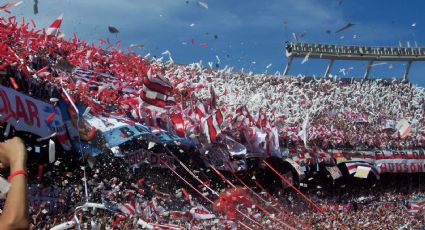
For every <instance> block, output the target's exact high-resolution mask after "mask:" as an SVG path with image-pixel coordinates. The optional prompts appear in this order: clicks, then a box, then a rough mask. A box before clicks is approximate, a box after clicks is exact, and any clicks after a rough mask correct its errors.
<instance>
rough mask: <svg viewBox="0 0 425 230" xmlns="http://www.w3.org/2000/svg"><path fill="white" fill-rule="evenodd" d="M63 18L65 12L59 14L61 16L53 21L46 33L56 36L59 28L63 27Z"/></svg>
mask: <svg viewBox="0 0 425 230" xmlns="http://www.w3.org/2000/svg"><path fill="white" fill-rule="evenodd" d="M62 20H63V14H61V15H59V17H58V18H56V19H55V20H54V21H53V23H52V24H51V25H50V26H49V28H48V29H47V30H46V34H47V35H50V36H56V35H57V34H58V33H59V28H60V27H61V24H62Z"/></svg>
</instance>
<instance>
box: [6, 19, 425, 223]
mask: <svg viewBox="0 0 425 230" xmlns="http://www.w3.org/2000/svg"><path fill="white" fill-rule="evenodd" d="M0 22H1V24H2V26H1V28H0V41H1V42H0V61H1V64H0V76H1V77H0V81H1V84H2V85H4V86H8V87H11V88H14V89H15V90H18V91H21V92H23V93H25V94H27V95H31V96H33V97H36V98H39V99H42V100H45V101H50V99H51V98H63V99H64V97H63V95H62V89H61V88H65V89H66V90H67V91H68V92H70V94H71V95H73V97H74V99H75V101H76V102H78V103H82V104H86V105H88V106H90V108H91V113H93V114H102V115H124V116H129V117H130V116H133V117H135V118H137V115H134V114H135V113H134V110H137V109H138V104H137V103H134V102H135V100H136V99H138V98H139V95H138V92H139V91H140V90H141V89H142V85H143V77H144V76H146V75H147V74H148V72H149V71H152V72H155V73H156V74H162V75H164V77H165V78H166V79H168V80H170V82H171V83H172V85H173V89H174V90H173V95H174V98H175V100H176V102H177V103H178V104H179V105H181V106H182V110H183V111H184V110H185V108H188V107H191V106H193V105H192V104H191V102H194V101H195V98H196V99H199V100H207V99H209V98H211V96H212V95H211V93H212V92H213V91H211V88H213V89H214V91H215V94H216V95H217V100H218V104H219V105H220V106H221V108H223V113H224V115H225V120H226V121H229V120H231V119H232V118H233V117H234V112H235V111H236V110H237V108H239V107H240V106H245V107H246V108H247V109H248V110H249V112H250V113H251V114H252V115H253V116H257V115H258V116H260V114H261V113H265V114H267V116H268V118H269V120H270V121H272V122H273V123H274V124H275V125H276V126H277V127H278V129H279V141H280V142H281V144H282V145H281V146H282V147H283V148H284V147H290V146H297V145H303V144H304V143H302V142H303V140H302V138H301V137H300V135H299V133H300V131H302V130H303V129H307V130H304V131H305V132H306V133H308V137H307V140H306V141H307V142H308V144H309V145H314V146H317V147H320V148H324V149H328V148H354V147H356V148H357V147H360V148H367V149H373V148H379V149H415V148H422V147H424V146H425V129H424V127H425V118H424V114H425V91H424V89H423V88H420V87H417V86H414V85H411V84H406V83H400V82H387V81H383V80H369V81H357V80H355V81H354V80H353V81H351V82H350V81H348V82H347V81H343V80H341V79H336V78H335V79H333V78H332V79H330V78H326V79H325V78H320V79H315V78H303V77H293V78H288V77H281V76H269V75H258V74H251V73H236V72H233V71H232V69H229V68H225V69H222V70H215V69H208V68H203V67H201V66H200V64H192V65H187V66H178V65H174V64H173V63H172V61H171V60H170V61H168V62H162V61H161V60H160V59H152V60H147V59H144V58H141V57H139V56H138V55H137V54H136V53H132V52H130V53H128V54H126V53H123V52H122V51H120V50H119V44H117V47H114V46H115V45H113V44H110V43H109V42H108V41H103V40H100V43H101V44H102V45H103V46H107V47H100V46H99V47H95V46H94V45H89V44H87V43H85V42H84V41H80V40H78V38H77V37H74V38H72V39H70V40H68V41H66V40H63V39H58V38H56V37H53V36H47V35H46V34H45V33H44V32H40V31H38V32H37V31H34V29H35V25H33V28H32V30H30V29H29V27H30V26H31V25H30V24H29V23H27V24H25V23H23V25H22V26H19V25H18V23H17V22H16V18H14V17H11V18H0ZM74 67H79V68H81V69H85V70H90V73H89V74H88V75H87V79H86V81H84V76H75V75H73V74H72V73H73V71H74V70H75V69H74ZM111 79H112V80H111ZM93 85H97V86H96V87H97V88H96V89H95V87H93ZM213 98H214V96H213ZM260 111H261V112H260ZM401 119H406V120H408V121H409V122H410V129H411V131H410V135H407V137H401V136H400V135H399V132H397V131H396V128H395V125H394V123H397V122H398V121H400V120H401ZM227 124H229V122H228V123H227ZM387 124H390V125H387ZM303 126H304V127H303ZM231 128H232V127H229V129H231ZM64 154H70V153H64ZM71 159H73V157H71V156H69V155H65V157H63V158H60V157H59V158H58V160H57V161H56V162H55V163H54V164H49V165H48V164H46V165H44V164H43V163H40V162H37V163H34V162H32V163H31V162H30V165H31V164H33V165H32V166H30V169H32V170H31V171H30V180H29V183H30V192H31V193H30V197H31V199H32V202H31V205H30V214H31V225H32V228H33V229H48V228H51V227H53V226H55V225H58V224H60V223H64V222H66V221H71V222H72V221H74V224H77V223H78V222H80V223H81V224H82V227H83V228H84V229H137V228H143V227H144V228H165V229H167V228H168V229H180V228H189V229H214V228H215V229H233V228H235V226H238V228H242V229H243V228H247V229H258V228H260V227H261V228H271V229H278V228H285V227H288V226H286V225H285V224H286V223H287V224H289V225H290V226H296V228H303V227H305V226H304V225H307V226H310V227H312V228H317V229H329V228H345V227H348V228H350V229H362V228H373V229H379V228H381V229H387V228H388V229H394V228H400V227H404V228H409V229H420V228H421V227H422V228H423V227H424V226H425V220H424V219H423V218H424V216H425V215H424V213H423V212H424V211H423V210H422V211H419V212H417V213H416V214H411V213H409V212H408V211H407V209H406V203H405V201H406V197H407V196H411V195H413V191H409V194H408V195H401V194H399V192H398V190H397V186H394V188H393V190H388V189H387V190H381V189H377V188H370V189H369V190H363V192H362V193H360V192H357V191H354V189H353V190H352V191H351V192H349V193H347V195H349V197H346V198H344V199H341V200H340V201H334V196H333V197H332V198H328V197H326V196H324V194H327V193H326V192H320V193H319V195H317V194H316V195H313V194H310V196H311V197H317V199H316V202H317V203H319V204H320V205H322V207H325V208H326V209H328V210H327V212H325V213H320V212H316V211H315V210H313V209H312V208H307V207H308V205H307V204H306V203H305V202H304V201H302V200H301V199H300V198H297V195H296V194H292V195H288V194H280V195H279V196H278V197H279V199H289V197H292V200H281V201H279V202H277V203H276V200H275V198H272V197H271V195H270V196H267V192H266V191H262V192H260V195H259V196H261V197H262V199H260V198H259V197H257V198H254V197H256V195H255V194H256V193H255V192H252V191H249V190H248V189H247V188H244V191H245V192H246V193H250V197H252V198H251V199H248V200H249V201H247V202H245V203H243V202H242V204H240V205H232V204H231V203H232V202H230V203H227V205H229V206H235V207H234V208H233V209H232V210H230V211H229V210H227V208H225V209H224V211H223V209H222V208H220V207H217V203H214V202H213V204H212V203H208V202H206V199H205V198H203V196H206V197H209V199H211V200H214V201H215V200H217V197H214V194H211V193H210V192H208V190H207V189H206V187H205V186H204V187H202V186H201V187H199V189H200V190H202V195H193V194H196V193H195V192H194V191H192V190H191V188H189V187H187V186H188V185H187V184H184V183H182V182H177V180H176V177H175V176H173V174H172V173H171V172H170V171H169V170H167V169H162V170H156V169H151V168H149V167H147V168H141V169H140V170H139V171H137V172H134V171H132V170H131V169H130V168H129V167H128V166H127V165H125V164H122V163H120V162H117V161H119V160H117V159H114V158H112V157H105V159H104V161H102V159H98V161H97V162H96V164H94V165H91V166H89V165H86V164H85V163H80V162H84V161H83V160H81V159H78V158H77V159H75V160H74V161H72V160H71ZM80 167H85V169H86V170H87V175H86V177H84V175H83V170H81V168H80ZM31 172H32V175H31ZM82 179H84V180H86V182H87V184H88V196H87V194H85V187H84V183H83V182H84V181H83V182H82ZM216 183H220V182H216ZM183 189H184V190H183ZM215 189H216V191H219V192H220V194H222V193H224V195H227V194H232V193H231V192H226V188H225V186H224V185H216V187H215ZM420 189H422V190H420ZM248 191H249V192H248ZM187 192H189V193H190V194H192V195H193V197H191V195H187V194H186V193H187ZM414 192H415V193H414V194H415V195H418V194H420V195H422V196H423V195H424V190H423V187H419V191H414ZM322 193H324V194H322ZM257 195H258V194H257ZM360 197H364V199H362V201H361V202H360V201H359V202H358V204H357V203H356V202H357V201H358V200H359V198H360ZM233 198H234V200H233ZM86 199H88V201H90V202H94V203H102V204H104V205H106V210H100V209H96V211H93V210H92V209H91V208H87V209H85V208H84V209H80V210H82V211H78V210H76V209H75V208H76V207H77V206H79V205H83V204H84V203H85V202H86V201H87V200H86ZM239 199H240V195H237V196H236V197H233V196H232V197H231V198H230V200H231V201H239ZM257 199H259V200H257ZM261 202H263V203H261ZM254 203H255V204H254ZM260 203H261V205H260ZM343 203H346V204H351V206H350V205H346V206H347V207H351V208H346V209H345V210H344V208H342V209H341V210H340V208H339V206H342V207H344V206H343V205H342V204H343ZM201 204H202V206H201ZM248 204H249V205H248ZM274 204H276V205H281V207H283V206H286V210H287V212H284V214H282V213H283V212H282V211H280V212H276V207H275V206H273V205H274ZM282 205H283V206H282ZM237 206H239V207H237ZM263 206H264V208H263ZM203 207H205V209H204V208H203ZM236 207H237V208H236ZM333 207H338V209H337V210H335V209H334V208H333ZM197 210H198V211H197ZM74 212H75V218H74V216H73V213H74ZM291 212H292V214H291ZM213 214H214V217H212V215H213ZM290 214H291V215H290ZM282 215H283V216H282ZM354 220H356V221H354ZM384 221H385V222H386V224H387V225H383V224H382V223H383V222H384ZM77 225H78V224H77ZM226 226H227V227H226Z"/></svg>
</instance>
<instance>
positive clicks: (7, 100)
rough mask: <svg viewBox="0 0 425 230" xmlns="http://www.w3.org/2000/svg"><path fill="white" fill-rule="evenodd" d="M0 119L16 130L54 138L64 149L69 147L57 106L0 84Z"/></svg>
mask: <svg viewBox="0 0 425 230" xmlns="http://www.w3.org/2000/svg"><path fill="white" fill-rule="evenodd" d="M0 115H1V119H0V120H1V121H2V122H5V123H7V124H10V125H11V126H12V127H14V128H15V129H16V130H18V131H24V132H29V133H33V134H35V135H38V136H40V137H48V136H51V135H52V134H53V133H56V135H55V138H56V139H57V140H58V141H59V142H60V143H61V144H62V146H63V148H64V149H65V150H70V149H71V143H70V141H69V137H68V134H67V133H66V128H65V126H64V123H63V121H62V114H61V111H60V109H59V108H58V107H55V106H53V105H51V104H49V103H46V102H43V101H40V100H37V99H35V98H32V97H30V96H27V95H25V94H22V93H20V92H18V91H16V90H13V89H10V88H7V87H4V86H1V85H0Z"/></svg>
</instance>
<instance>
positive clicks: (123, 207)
mask: <svg viewBox="0 0 425 230" xmlns="http://www.w3.org/2000/svg"><path fill="white" fill-rule="evenodd" d="M118 209H119V210H120V211H121V212H123V213H124V214H127V215H134V214H136V208H135V207H134V206H133V205H132V204H130V203H125V204H119V205H118Z"/></svg>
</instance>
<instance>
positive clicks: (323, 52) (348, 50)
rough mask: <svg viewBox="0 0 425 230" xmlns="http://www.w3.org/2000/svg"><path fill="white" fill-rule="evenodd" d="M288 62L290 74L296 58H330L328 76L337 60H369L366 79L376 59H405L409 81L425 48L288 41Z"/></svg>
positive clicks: (326, 75)
mask: <svg viewBox="0 0 425 230" xmlns="http://www.w3.org/2000/svg"><path fill="white" fill-rule="evenodd" d="M286 56H287V57H288V63H287V65H286V68H285V71H284V75H288V73H289V69H290V67H291V64H292V60H293V59H294V58H297V57H300V58H305V57H306V56H308V58H318V59H327V60H329V64H328V67H327V68H326V72H325V74H324V77H328V76H329V73H330V72H331V70H332V67H333V64H334V61H335V60H356V61H368V65H367V67H366V71H365V74H364V79H368V77H369V73H370V70H371V68H372V66H373V62H374V61H405V62H407V65H406V69H405V71H404V75H403V81H408V76H409V71H410V67H411V65H412V63H413V62H414V61H425V48H418V47H415V48H410V47H408V48H402V47H370V46H343V45H328V44H319V43H300V42H286Z"/></svg>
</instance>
